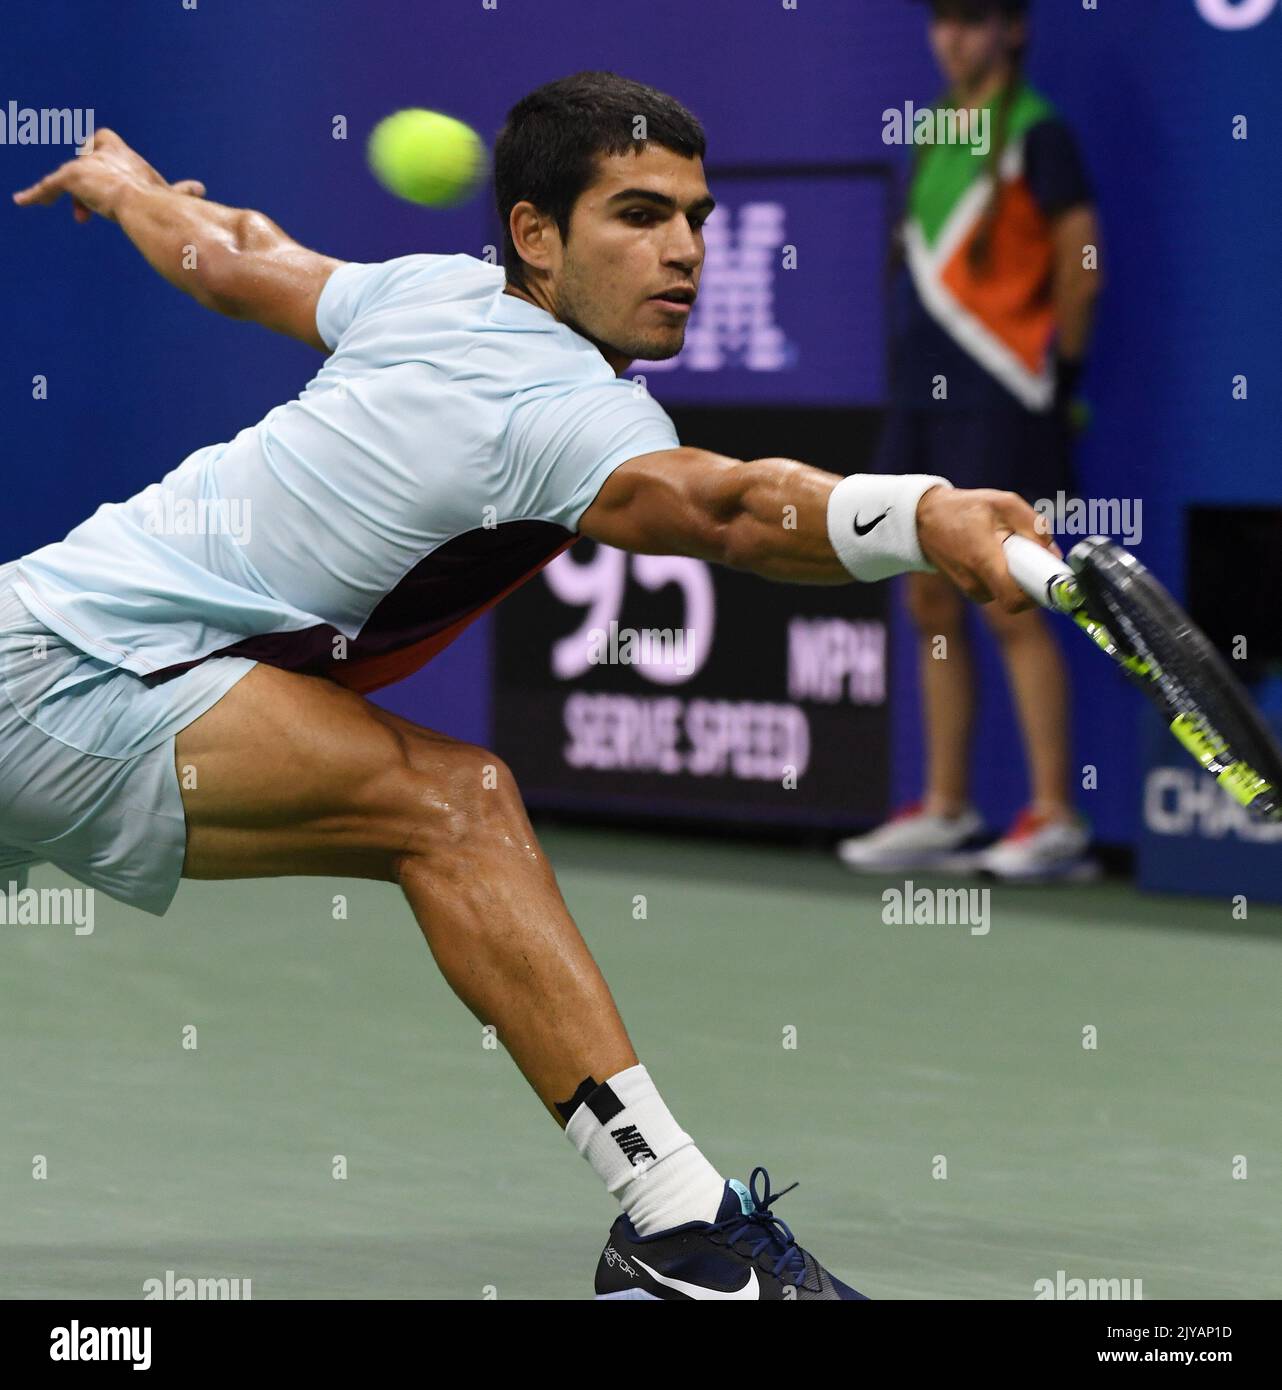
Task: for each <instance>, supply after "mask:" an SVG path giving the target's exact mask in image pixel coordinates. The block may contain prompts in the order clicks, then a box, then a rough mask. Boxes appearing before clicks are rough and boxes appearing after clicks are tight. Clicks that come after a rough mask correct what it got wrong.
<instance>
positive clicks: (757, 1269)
mask: <svg viewBox="0 0 1282 1390" xmlns="http://www.w3.org/2000/svg"><path fill="white" fill-rule="evenodd" d="M758 1177H760V1179H761V1190H758V1187H757V1179H758ZM748 1184H749V1185H748V1186H747V1187H745V1186H744V1185H743V1184H742V1183H741V1182H735V1181H734V1179H733V1178H732V1179H731V1180H730V1181H729V1182H728V1183H726V1190H725V1194H724V1196H723V1197H722V1199H721V1207H720V1210H719V1211H718V1212H717V1219H716V1220H715V1221H711V1222H709V1221H691V1222H688V1223H687V1224H686V1225H684V1226H674V1227H673V1228H672V1229H671V1230H670V1231H656V1232H655V1234H654V1235H650V1236H640V1235H638V1234H637V1232H636V1228H635V1227H634V1226H633V1225H632V1222H631V1221H629V1220H628V1218H627V1216H626V1215H625V1216H620V1217H619V1219H618V1220H617V1221H616V1222H615V1223H614V1225H613V1226H612V1227H611V1228H610V1238H609V1240H607V1241H606V1244H605V1249H604V1250H603V1251H602V1252H601V1262H600V1264H598V1265H597V1270H596V1296H597V1298H603V1299H610V1298H619V1299H644V1300H648V1301H655V1300H662V1299H674V1300H685V1299H771V1300H774V1301H778V1300H780V1299H808V1300H822V1301H824V1302H834V1301H836V1300H838V1299H863V1298H865V1295H864V1294H861V1293H856V1292H855V1290H854V1289H852V1288H851V1287H850V1286H849V1285H848V1284H843V1283H842V1282H841V1280H840V1279H834V1278H833V1276H832V1275H831V1274H829V1273H828V1271H827V1270H826V1269H825V1268H824V1267H823V1265H821V1264H820V1263H819V1261H818V1260H816V1259H815V1257H814V1256H813V1255H812V1254H810V1252H809V1251H808V1250H803V1249H802V1248H801V1246H799V1245H798V1244H797V1242H796V1240H795V1239H794V1238H793V1234H792V1232H791V1231H790V1230H789V1229H788V1228H787V1226H785V1225H784V1223H783V1222H782V1221H780V1220H779V1218H778V1217H777V1216H775V1215H774V1214H773V1213H772V1212H771V1210H770V1208H771V1206H772V1204H773V1203H775V1202H777V1201H778V1200H779V1198H780V1197H782V1196H783V1195H784V1192H791V1191H792V1187H796V1185H797V1184H796V1183H793V1185H792V1187H785V1188H784V1190H783V1192H771V1191H770V1175H769V1174H768V1173H767V1172H766V1170H765V1169H764V1168H754V1169H753V1170H752V1177H751V1178H749V1179H748Z"/></svg>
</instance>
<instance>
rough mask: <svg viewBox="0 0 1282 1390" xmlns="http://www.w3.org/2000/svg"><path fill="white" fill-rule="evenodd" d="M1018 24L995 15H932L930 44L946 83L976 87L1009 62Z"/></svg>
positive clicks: (964, 87) (1016, 37) (959, 86)
mask: <svg viewBox="0 0 1282 1390" xmlns="http://www.w3.org/2000/svg"><path fill="white" fill-rule="evenodd" d="M1019 29H1020V24H1019V22H1018V21H1011V20H1009V19H1006V18H1004V17H1003V16H1001V15H999V14H990V15H986V16H984V17H983V18H982V19H975V18H971V19H967V18H964V17H960V16H954V15H950V14H949V13H948V11H947V10H945V11H944V12H943V13H942V14H936V16H935V18H934V19H932V20H931V23H930V47H931V51H932V52H933V53H934V55H935V61H936V62H937V63H938V64H939V67H940V70H941V71H942V72H943V74H944V76H945V77H946V78H947V79H948V82H949V83H950V84H951V85H952V86H954V87H958V88H960V89H961V90H962V91H965V90H967V89H973V88H976V87H980V86H982V85H983V84H984V82H985V81H986V80H987V79H988V78H990V77H992V76H993V75H994V74H995V73H997V72H998V71H1000V69H1001V68H1002V66H1003V65H1004V64H1005V63H1006V62H1007V61H1009V58H1010V54H1011V51H1012V49H1013V48H1014V47H1015V46H1016V44H1018V42H1019Z"/></svg>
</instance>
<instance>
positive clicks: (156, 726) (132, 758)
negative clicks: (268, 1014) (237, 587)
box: [0, 564, 255, 915]
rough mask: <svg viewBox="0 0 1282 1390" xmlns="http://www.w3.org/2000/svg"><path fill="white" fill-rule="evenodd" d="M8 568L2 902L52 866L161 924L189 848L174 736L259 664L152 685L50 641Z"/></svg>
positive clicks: (0, 698)
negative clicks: (41, 867)
mask: <svg viewBox="0 0 1282 1390" xmlns="http://www.w3.org/2000/svg"><path fill="white" fill-rule="evenodd" d="M14 569H15V565H13V564H9V565H0V893H3V892H7V891H8V888H9V884H10V883H13V884H15V885H16V886H17V888H19V889H21V888H22V887H23V886H24V885H25V881H26V872H27V870H28V869H29V868H30V867H31V866H32V865H33V864H41V863H49V864H54V865H56V866H57V867H58V868H59V869H62V870H63V871H64V872H66V873H68V874H70V875H71V876H72V877H73V878H76V879H79V880H80V882H81V883H84V884H87V885H88V886H89V887H91V888H101V889H102V890H103V892H105V893H109V894H110V895H111V896H112V897H113V898H119V899H120V900H121V901H122V902H126V903H129V904H131V905H133V906H135V907H140V908H142V909H144V910H145V911H147V912H154V913H156V914H157V915H159V914H160V913H163V912H164V911H165V910H166V908H168V906H169V904H170V902H171V900H172V899H173V896H174V894H175V892H176V891H177V889H178V881H179V879H180V878H181V877H182V868H183V859H184V856H185V854H186V848H187V828H186V822H185V820H184V818H183V805H182V794H181V792H180V789H179V784H178V774H177V770H176V768H175V766H174V737H175V735H176V734H178V733H179V732H181V730H182V729H184V728H186V726H187V725H188V724H190V723H192V721H193V720H195V719H198V718H199V717H200V716H201V715H202V714H204V713H205V711H206V710H208V709H210V708H212V706H214V705H215V704H217V703H218V701H219V700H220V699H222V697H223V696H224V695H225V694H226V693H227V691H229V690H230V689H231V688H232V686H233V685H235V684H236V682H237V681H239V680H240V679H241V678H242V677H243V676H245V675H247V674H248V673H249V672H250V671H251V670H252V669H253V667H254V665H255V663H254V662H252V661H248V660H245V659H244V658H241V657H220V658H216V659H214V660H211V661H206V662H204V663H202V664H201V665H199V666H196V667H193V668H192V669H191V670H190V671H185V672H183V673H181V674H180V675H177V676H174V677H172V678H170V679H169V680H166V681H161V682H157V683H148V682H146V681H143V680H141V679H140V678H139V677H138V676H135V675H133V674H132V673H131V672H128V671H122V670H119V669H118V668H116V667H114V666H109V665H107V664H106V663H104V662H101V661H98V660H96V659H95V658H94V657H91V656H89V655H87V654H86V653H84V652H82V651H80V650H79V649H78V648H76V647H72V646H70V645H69V644H68V643H66V642H64V641H63V640H62V638H60V637H58V636H56V635H55V634H54V633H52V632H50V631H49V630H48V628H46V627H45V626H44V625H43V624H42V623H40V622H39V621H37V619H35V618H34V617H33V616H32V615H31V614H30V613H29V612H28V611H27V608H26V606H25V605H24V604H23V602H22V600H21V599H19V598H18V596H17V594H15V593H14V591H13V587H12V578H13V570H14Z"/></svg>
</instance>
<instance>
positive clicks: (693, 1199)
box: [565, 1065, 725, 1235]
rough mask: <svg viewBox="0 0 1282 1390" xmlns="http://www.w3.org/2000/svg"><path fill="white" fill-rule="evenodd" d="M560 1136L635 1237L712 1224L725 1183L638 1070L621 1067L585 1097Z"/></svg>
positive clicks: (638, 1067)
mask: <svg viewBox="0 0 1282 1390" xmlns="http://www.w3.org/2000/svg"><path fill="white" fill-rule="evenodd" d="M582 1089H583V1088H582V1087H580V1088H579V1091H576V1092H575V1095H574V1099H575V1100H577V1099H578V1098H579V1095H580V1092H581V1091H582ZM567 1104H568V1103H567ZM565 1132H566V1135H567V1136H568V1138H569V1140H570V1142H571V1143H572V1144H573V1145H574V1147H575V1148H576V1149H577V1150H578V1151H579V1153H581V1154H582V1155H583V1157H584V1158H586V1159H587V1161H588V1162H589V1163H590V1164H591V1165H592V1167H593V1169H594V1170H595V1172H596V1174H597V1176H598V1177H599V1178H600V1179H601V1181H602V1182H603V1183H605V1185H606V1188H607V1189H608V1190H609V1191H610V1192H612V1193H613V1194H614V1195H615V1197H617V1198H618V1200H619V1202H620V1204H621V1205H622V1207H623V1209H624V1211H625V1212H627V1214H628V1217H629V1218H630V1220H631V1221H632V1224H633V1226H635V1227H636V1230H637V1232H638V1234H640V1235H650V1234H652V1233H653V1232H655V1231H664V1230H668V1229H669V1228H670V1227H673V1226H681V1225H684V1224H685V1223H686V1222H687V1221H712V1220H713V1219H714V1218H715V1217H716V1214H717V1209H718V1207H719V1206H720V1205H721V1197H722V1194H723V1192H724V1190H725V1182H724V1181H723V1180H722V1178H721V1176H720V1174H719V1173H718V1172H717V1170H716V1169H715V1168H714V1167H713V1166H712V1165H711V1164H710V1163H709V1162H708V1160H707V1159H706V1158H704V1156H703V1154H702V1153H700V1152H699V1150H698V1148H696V1147H695V1143H694V1141H693V1140H692V1139H691V1138H690V1136H689V1135H688V1134H687V1133H686V1132H685V1131H684V1130H683V1129H682V1128H681V1126H680V1125H678V1124H677V1122H676V1120H675V1119H674V1118H673V1116H672V1112H671V1111H670V1110H669V1109H668V1107H667V1106H666V1105H665V1104H664V1103H663V1098H662V1097H661V1096H660V1095H659V1092H658V1091H657V1090H656V1089H655V1085H654V1082H653V1081H651V1079H650V1074H649V1072H648V1071H646V1069H645V1067H643V1066H640V1065H638V1066H635V1067H629V1068H628V1069H627V1070H626V1071H621V1072H618V1073H617V1074H616V1075H614V1076H612V1077H610V1079H609V1080H608V1081H604V1082H602V1083H601V1085H599V1086H597V1087H596V1088H595V1089H594V1090H591V1091H590V1092H589V1093H588V1094H587V1095H586V1096H585V1097H584V1098H583V1099H582V1100H581V1101H580V1103H579V1106H578V1108H577V1109H576V1110H575V1111H574V1113H573V1114H572V1115H571V1116H570V1120H569V1123H568V1124H567V1125H566V1127H565Z"/></svg>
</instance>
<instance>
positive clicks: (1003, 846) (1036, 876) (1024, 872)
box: [974, 810, 1100, 883]
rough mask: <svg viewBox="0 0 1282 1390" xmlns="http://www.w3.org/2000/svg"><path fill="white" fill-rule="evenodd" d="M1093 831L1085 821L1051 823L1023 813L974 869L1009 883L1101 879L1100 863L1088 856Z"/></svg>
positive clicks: (982, 855) (979, 856) (985, 851)
mask: <svg viewBox="0 0 1282 1390" xmlns="http://www.w3.org/2000/svg"><path fill="white" fill-rule="evenodd" d="M1090 844H1091V832H1090V829H1089V827H1088V826H1087V824H1086V822H1085V821H1084V820H1083V819H1082V818H1081V817H1080V816H1076V817H1074V818H1073V819H1072V820H1052V819H1050V818H1049V817H1047V816H1039V815H1036V814H1034V812H1033V811H1031V810H1024V811H1021V812H1020V813H1019V815H1018V816H1017V817H1016V818H1015V823H1014V825H1012V826H1011V828H1010V829H1009V830H1008V831H1007V832H1006V834H1005V835H1003V836H1002V838H1001V839H1000V840H998V841H997V843H996V844H995V845H991V846H990V847H989V848H988V849H986V850H984V851H983V853H982V854H979V855H976V857H975V860H974V865H975V868H976V869H977V870H978V871H979V872H980V873H981V874H985V875H988V876H991V877H993V878H1000V879H1005V880H1006V881H1007V882H1010V883H1052V882H1060V883H1063V882H1069V883H1082V882H1088V881H1089V880H1091V879H1094V878H1098V877H1099V872H1100V866H1099V861H1098V860H1096V859H1095V858H1093V857H1092V856H1091V855H1090V854H1089V853H1088V851H1089V849H1090Z"/></svg>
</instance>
